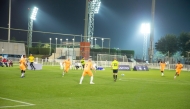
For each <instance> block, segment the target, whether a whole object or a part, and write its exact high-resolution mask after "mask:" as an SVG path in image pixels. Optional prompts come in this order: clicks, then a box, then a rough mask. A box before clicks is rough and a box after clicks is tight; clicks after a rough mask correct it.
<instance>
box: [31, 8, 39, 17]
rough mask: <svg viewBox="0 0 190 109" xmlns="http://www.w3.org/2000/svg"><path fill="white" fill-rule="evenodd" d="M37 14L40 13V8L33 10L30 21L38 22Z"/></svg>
mask: <svg viewBox="0 0 190 109" xmlns="http://www.w3.org/2000/svg"><path fill="white" fill-rule="evenodd" d="M37 12H38V8H36V7H34V8H33V10H32V14H31V17H30V19H32V20H36V15H37Z"/></svg>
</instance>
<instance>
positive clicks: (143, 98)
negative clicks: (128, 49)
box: [0, 66, 190, 109]
mask: <svg viewBox="0 0 190 109" xmlns="http://www.w3.org/2000/svg"><path fill="white" fill-rule="evenodd" d="M122 73H123V74H125V76H121V74H122ZM174 73H175V71H174V70H166V71H165V75H164V76H163V77H162V76H161V74H160V71H159V70H150V71H119V73H118V79H117V82H114V81H113V77H112V71H111V69H109V68H107V69H106V70H104V71H97V72H96V73H94V83H95V84H94V85H91V84H89V81H90V77H89V76H85V78H84V80H83V84H81V85H80V84H79V79H80V77H81V74H82V70H70V71H69V73H68V74H66V75H65V76H64V77H62V70H60V68H59V66H43V70H39V71H31V70H27V71H26V74H25V78H20V70H19V67H18V66H14V67H13V68H7V67H1V68H0V108H9V109H190V72H187V71H182V72H181V75H180V76H179V77H177V79H176V80H174V79H173V76H174ZM13 100H16V101H13ZM17 101H18V102H17ZM27 103H29V104H27ZM30 104H34V105H30Z"/></svg>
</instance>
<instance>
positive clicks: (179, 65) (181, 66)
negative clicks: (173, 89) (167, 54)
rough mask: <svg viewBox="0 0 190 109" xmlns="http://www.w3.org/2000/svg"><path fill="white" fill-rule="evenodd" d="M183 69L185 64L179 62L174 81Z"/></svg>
mask: <svg viewBox="0 0 190 109" xmlns="http://www.w3.org/2000/svg"><path fill="white" fill-rule="evenodd" d="M182 68H183V64H181V63H180V61H178V63H177V64H176V73H175V76H174V79H176V77H177V76H179V75H180V73H181V69H182Z"/></svg>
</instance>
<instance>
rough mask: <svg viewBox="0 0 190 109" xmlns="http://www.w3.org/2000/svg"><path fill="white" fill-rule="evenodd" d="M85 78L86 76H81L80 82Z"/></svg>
mask: <svg viewBox="0 0 190 109" xmlns="http://www.w3.org/2000/svg"><path fill="white" fill-rule="evenodd" d="M83 78H84V77H83V76H82V77H81V78H80V84H82V80H83Z"/></svg>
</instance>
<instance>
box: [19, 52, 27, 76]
mask: <svg viewBox="0 0 190 109" xmlns="http://www.w3.org/2000/svg"><path fill="white" fill-rule="evenodd" d="M19 63H20V66H19V67H20V70H21V78H23V77H24V74H25V71H26V68H27V63H26V57H25V55H23V57H22V58H21V59H20V62H19Z"/></svg>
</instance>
